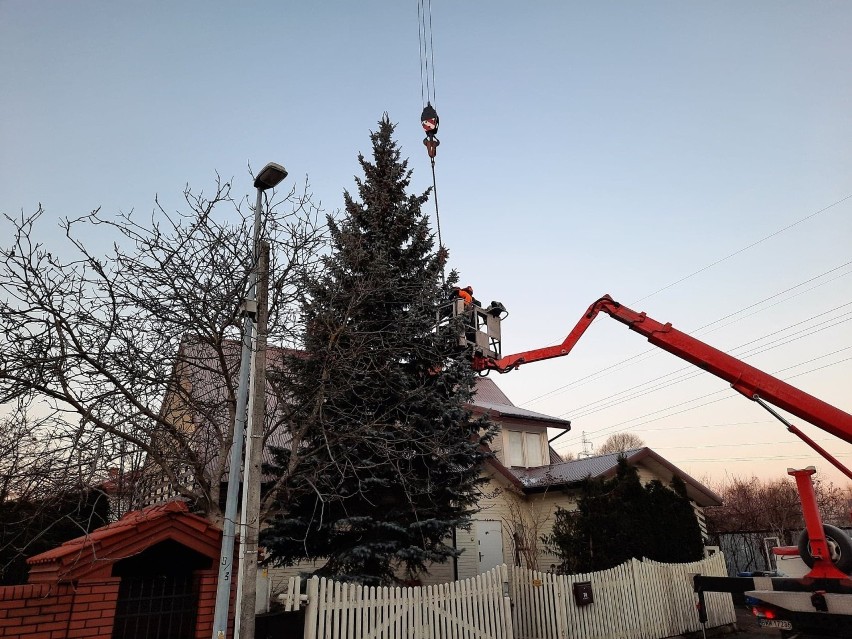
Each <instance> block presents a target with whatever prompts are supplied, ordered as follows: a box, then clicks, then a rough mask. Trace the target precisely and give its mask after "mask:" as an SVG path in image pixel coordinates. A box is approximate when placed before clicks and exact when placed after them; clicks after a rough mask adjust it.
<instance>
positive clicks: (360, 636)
mask: <svg viewBox="0 0 852 639" xmlns="http://www.w3.org/2000/svg"><path fill="white" fill-rule="evenodd" d="M695 573H701V574H704V575H711V576H724V575H725V574H726V567H725V561H724V557H723V556H722V555H721V554H717V555H714V556H712V557H710V558H708V559H705V560H703V561H700V562H694V563H690V564H661V563H658V562H654V561H650V560H645V561H638V560H635V559H634V560H631V561H630V562H627V563H625V564H622V565H621V566H616V567H615V568H611V569H609V570H603V571H599V572H595V573H585V574H578V575H553V574H548V573H541V572H536V571H532V570H527V569H523V568H514V569H512V570H511V572H509V571H508V569H507V567H506V566H499V567H497V568H495V569H494V570H493V571H491V572H489V573H486V574H483V575H479V576H478V577H475V578H473V579H467V580H464V581H458V582H453V583H449V584H441V585H438V586H427V587H416V588H387V587H381V588H374V587H363V586H360V585H355V584H341V583H339V582H335V581H331V580H328V579H325V578H322V579H319V578H316V577H314V578H313V579H311V580H310V581H308V583H307V600H308V606H307V609H306V611H305V615H306V618H305V635H304V636H305V639H445V638H446V639H450V638H452V639H514V638H515V637H517V638H518V639H568V637H571V639H658V638H661V637H667V636H672V635H677V634H684V633H688V632H695V631H697V630H700V628H701V626H700V624H699V623H698V616H697V613H696V611H695V603H696V597H695V594H694V593H693V591H692V584H691V581H690V577H691V575H692V574H695ZM583 581H588V582H591V584H592V593H593V597H594V603H592V604H589V605H585V606H579V605H577V604H576V603H575V601H574V595H573V589H572V586H573V584H575V583H577V582H583ZM504 584H505V586H504ZM300 588H301V583H300V581H299V580H298V578H293V579H291V580H290V582H289V583H288V589H287V594H286V595H285V596H284V603H285V608H286V609H295V608H297V607H298V605H299V601H300V595H299V592H300ZM504 590H505V595H504ZM512 601H513V602H514V606H512V604H511V603H510V602H512ZM706 604H707V615H708V624H707V625H708V627H714V626H719V625H724V624H731V623H734V622H735V620H736V618H735V614H734V609H733V604H732V602H731V596H730V595H729V594H725V593H707V595H706ZM288 606H289V608H288Z"/></svg>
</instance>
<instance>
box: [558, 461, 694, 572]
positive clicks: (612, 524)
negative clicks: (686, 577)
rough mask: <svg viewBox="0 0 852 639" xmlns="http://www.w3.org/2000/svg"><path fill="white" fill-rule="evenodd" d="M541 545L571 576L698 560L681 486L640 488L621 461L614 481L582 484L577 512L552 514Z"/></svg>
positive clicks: (636, 476) (655, 483) (633, 470)
mask: <svg viewBox="0 0 852 639" xmlns="http://www.w3.org/2000/svg"><path fill="white" fill-rule="evenodd" d="M544 542H545V543H546V544H547V546H548V548H549V549H550V550H551V551H553V552H554V553H555V554H557V555H558V556H559V558H560V559H561V560H562V563H563V567H564V568H565V570H567V571H568V572H571V573H574V572H589V571H595V570H605V569H607V568H612V567H614V566H617V565H619V564H621V563H624V562H625V561H627V560H628V559H630V558H631V557H635V558H637V559H642V558H643V557H647V558H648V559H653V560H655V561H662V562H668V563H680V562H689V561H697V560H699V559H701V557H702V555H703V543H702V539H701V532H700V529H699V527H698V520H697V519H696V517H695V512H694V511H693V509H692V505H691V504H690V501H689V498H688V497H687V494H686V484H684V482H683V480H682V479H680V478H679V477H677V476H675V477H673V478H672V483H671V489H669V488H666V487H665V486H664V485H663V484H662V483H661V482H660V481H657V480H655V481H652V482H649V483H648V484H647V485H646V486H642V484H641V482H640V480H639V473H638V471H637V469H636V467H634V466H630V465H629V464H628V463H627V460H626V459H625V458H624V457H620V458H619V460H618V469H617V471H616V476H615V477H614V478H612V479H610V480H604V479H592V478H587V479H586V480H584V481H583V482H582V483H581V485H580V499H579V502H578V504H577V510H576V511H567V510H564V509H561V508H560V509H557V511H556V514H555V521H554V526H553V532H552V533H551V535H549V536H548V537H546V538H545V539H544Z"/></svg>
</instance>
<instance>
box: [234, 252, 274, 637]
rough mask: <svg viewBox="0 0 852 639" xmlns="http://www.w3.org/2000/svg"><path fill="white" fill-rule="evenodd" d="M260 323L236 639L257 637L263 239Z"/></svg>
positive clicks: (265, 288) (265, 285)
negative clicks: (255, 627)
mask: <svg viewBox="0 0 852 639" xmlns="http://www.w3.org/2000/svg"><path fill="white" fill-rule="evenodd" d="M257 271H258V272H257V275H258V281H257V326H256V331H255V343H254V349H253V350H252V362H251V363H252V388H251V396H250V398H249V415H250V417H249V421H248V426H247V428H246V456H245V462H244V464H243V508H242V511H243V524H242V536H241V540H240V565H239V571H240V575H239V579H238V581H237V602H238V605H239V607H240V609H239V611H238V614H237V618H236V620H235V622H234V639H240V637H246V639H251V638H252V637H254V621H255V620H254V616H255V608H256V602H257V549H258V545H257V544H258V535H259V533H260V482H261V479H262V477H261V471H260V466H261V461H262V457H263V425H264V423H265V422H266V334H267V330H268V327H267V323H268V317H269V243H268V242H261V245H260V262H259V263H258V266H257Z"/></svg>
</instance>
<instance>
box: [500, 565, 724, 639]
mask: <svg viewBox="0 0 852 639" xmlns="http://www.w3.org/2000/svg"><path fill="white" fill-rule="evenodd" d="M692 573H701V574H704V575H713V576H724V575H725V574H726V573H725V564H724V558H723V557H722V556H721V555H715V556H713V557H710V558H708V559H705V560H703V561H700V562H694V563H690V564H661V563H658V562H654V561H649V560H645V561H638V560H635V559H634V560H632V561H630V562H627V563H625V564H622V565H621V566H616V567H615V568H611V569H609V570H603V571H599V572H595V573H586V574H578V575H558V576H557V575H548V574H545V573H540V572H535V571H532V570H527V569H523V568H515V569H513V570H512V584H511V593H512V597H513V599H514V602H515V607H514V611H513V628H514V631H515V636H516V637H517V638H518V639H565V638H567V637H568V636H570V637H572V639H573V638H576V639H658V638H660V637H668V636H672V635H677V634H683V633H687V632H695V631H697V630H700V629H701V625H700V624H699V622H698V615H697V613H696V610H695V604H696V601H697V599H696V596H695V594H694V593H693V591H692V584H691V581H690V578H689V575H690V574H692ZM583 581H589V582H591V584H592V593H593V597H594V603H592V604H589V605H585V606H578V605H577V604H576V603H575V602H574V594H573V584H575V583H578V582H583ZM706 599H707V612H708V623H707V626H708V627H715V626H720V625H724V624H730V623H734V622H735V620H736V616H735V613H734V608H733V604H732V602H731V597H730V595H728V594H724V593H708V594H707V596H706Z"/></svg>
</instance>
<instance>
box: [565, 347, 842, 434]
mask: <svg viewBox="0 0 852 639" xmlns="http://www.w3.org/2000/svg"><path fill="white" fill-rule="evenodd" d="M839 350H848V348H843V349H839ZM831 354H834V353H829V354H827V355H825V356H822V357H819V358H815V359H822V358H824V357H828V356H829V355H831ZM808 361H814V360H808ZM849 361H852V357H847V358H844V359H841V360H838V361H836V362H831V363H830V364H825V365H824V366H818V367H816V368H812V369H810V370H807V371H802V372H801V373H797V374H795V375H790V376H789V377H787V378H786V379H788V380H789V379H795V378H797V377H802V376H803V375H809V374H810V373H814V372H816V371H820V370H823V369H826V368H830V367H832V366H837V365H838V364H843V363H846V362H849ZM803 363H806V362H803ZM803 363H800V364H797V365H795V366H792V367H787V368H788V369H789V368H795V367H796V366H800V365H802V364H803ZM782 370H786V369H782ZM729 391H730V389H729V388H723V389H720V390H718V391H714V392H712V393H707V394H705V395H701V396H699V397H694V398H692V399H689V400H686V401H683V402H679V403H677V404H674V405H672V406H668V407H666V408H662V409H659V410H656V411H651V412H649V413H645V414H644V415H640V416H639V417H632V418H630V419H626V420H622V421H620V422H618V423H616V424H612V425H610V426H606V427H604V428H601V429H598V430H596V431H595V434H596V435H614V434H616V433H621V432H624V431H626V430H634V431H635V430H640V428H639V427H641V426H644V425H646V424H650V423H653V422H657V421H660V420H662V419H668V418H669V417H675V416H677V415H681V414H683V413H687V412H689V411H692V410H696V409H698V408H703V407H705V406H709V405H711V404H716V403H718V402H722V401H726V400H729V399H735V398H738V399H741V397H740V396H739V395H738V394H736V393H734V394H729V395H727V396H725V397H719V398H717V399H713V400H711V401H709V402H704V403H703V404H698V405H696V406H690V407H689V408H685V409H683V410H679V411H676V412H673V413H668V414H666V415H660V416H658V417H652V416H653V415H657V414H658V413H664V412H666V411H667V410H669V409H671V408H678V407H680V406H686V405H687V404H691V403H693V402H697V401H701V400H702V399H707V398H708V397H713V396H714V395H719V394H721V393H728V392H729ZM646 417H652V419H649V420H647V421H644V422H638V423H633V422H635V421H636V420H641V419H645V418H646ZM621 426H624V428H619V427H621ZM616 429H617V430H616ZM579 441H580V440H578V439H576V438H574V439H570V438H569V439H568V440H566V441H564V442H561V443H560V445H559V446H558V447H557V450H563V449H565V448H566V447H568V446H570V445H572V444H575V445H576V444H577V443H578V442H579Z"/></svg>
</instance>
